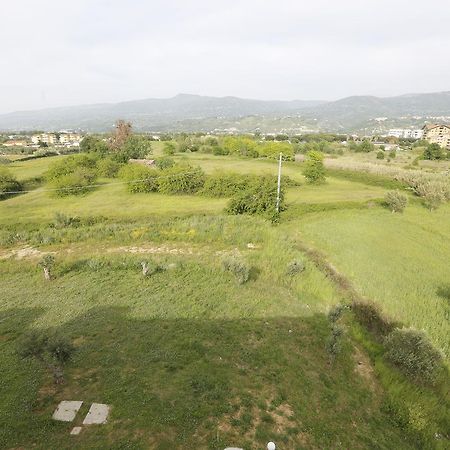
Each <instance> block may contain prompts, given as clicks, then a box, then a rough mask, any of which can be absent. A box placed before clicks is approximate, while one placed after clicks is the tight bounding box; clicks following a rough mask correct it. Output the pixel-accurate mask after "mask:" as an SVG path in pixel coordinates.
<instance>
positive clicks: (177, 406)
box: [0, 307, 408, 449]
mask: <svg viewBox="0 0 450 450" xmlns="http://www.w3.org/2000/svg"><path fill="white" fill-rule="evenodd" d="M42 312H43V311H42V310H36V309H31V308H30V309H11V310H8V311H6V312H5V313H3V314H2V316H0V333H1V334H0V339H1V343H2V347H0V351H1V352H0V358H1V359H2V360H1V364H2V366H3V367H5V369H4V372H5V374H4V375H5V376H4V378H3V380H6V383H7V384H8V383H9V386H8V387H7V388H6V390H5V389H4V388H5V386H4V385H3V386H1V383H0V386H1V387H2V388H3V389H2V391H3V396H2V399H1V400H0V406H1V408H0V411H3V412H2V413H0V414H1V416H0V419H1V420H2V421H3V425H2V427H0V428H2V430H3V431H2V432H1V433H0V439H3V444H2V445H4V446H5V447H6V448H9V447H25V448H29V447H31V446H34V445H36V446H37V448H68V447H70V448H160V449H164V448H166V449H169V448H170V449H178V448H179V449H185V448H211V449H213V448H214V449H216V448H219V449H220V448H225V447H226V446H229V445H236V446H242V447H244V448H264V445H265V444H266V443H267V441H268V440H275V441H276V442H280V443H282V444H283V446H284V447H285V448H302V447H303V446H304V443H305V442H308V443H310V444H311V446H313V447H319V448H333V447H336V446H338V445H342V446H344V447H346V448H351V447H352V443H354V442H360V443H363V444H362V445H363V446H365V448H369V447H372V448H375V447H377V445H379V444H381V446H383V445H386V448H388V447H389V444H393V445H394V446H395V448H408V447H407V446H406V445H405V442H406V441H405V439H406V438H405V437H404V436H402V432H401V431H400V430H398V429H396V428H395V427H394V426H393V425H391V424H390V422H389V421H388V420H387V418H386V417H385V416H384V413H382V412H381V411H380V410H379V399H377V398H376V394H375V393H374V392H373V391H372V390H371V389H370V388H369V387H368V386H367V384H366V382H365V380H364V379H363V378H362V377H361V376H360V375H358V374H357V373H356V372H355V362H354V360H353V358H352V357H351V355H350V353H351V351H352V350H351V345H350V343H349V342H348V341H347V340H345V342H344V343H343V344H344V345H343V353H342V354H341V355H340V356H339V357H338V359H337V361H336V363H335V364H334V365H333V366H330V364H329V358H328V355H327V353H326V351H325V347H326V342H327V339H328V336H329V324H328V321H327V319H326V317H325V316H324V315H319V314H317V315H314V316H310V317H306V318H296V317H276V318H266V319H252V318H250V319H238V320H231V319H230V320H228V319H190V318H136V317H133V310H132V309H131V308H124V307H122V308H119V307H98V308H93V309H91V310H89V311H88V312H86V313H85V314H82V315H80V316H79V317H77V318H75V319H74V320H71V321H69V322H67V323H65V324H64V325H62V326H60V327H52V328H51V329H50V328H49V329H48V330H47V331H49V332H50V331H51V332H55V331H56V332H58V333H60V334H64V335H66V336H68V337H69V338H71V339H72V341H73V343H74V345H75V346H76V347H77V352H76V354H75V358H74V360H73V361H72V363H71V364H70V365H69V366H68V367H67V368H66V383H65V384H64V385H62V386H60V385H58V386H56V385H54V384H53V383H52V378H51V375H50V374H49V373H47V372H45V369H43V368H42V367H40V366H39V365H38V364H37V362H24V361H21V360H19V358H18V356H17V355H16V354H15V352H14V348H15V341H16V339H17V338H19V337H20V335H22V334H23V333H25V332H26V331H27V329H29V328H31V326H32V323H33V321H34V320H35V319H36V318H37V317H38V316H39V314H41V313H42ZM4 362H6V363H7V365H6V366H4V365H3V364H4ZM8 380H9V381H8ZM4 383H5V381H4ZM61 400H83V401H84V402H85V404H86V405H88V404H90V403H92V402H99V403H107V404H109V405H111V406H112V413H111V417H110V421H109V423H108V424H107V425H104V426H101V427H91V428H89V429H84V430H83V432H82V434H81V435H80V436H79V437H77V438H76V440H75V439H74V438H73V437H70V436H69V431H70V429H71V427H72V426H74V425H80V424H81V420H82V417H80V418H78V417H77V419H76V421H75V422H74V423H70V424H66V423H58V422H54V421H52V420H51V414H52V413H53V411H54V409H55V407H56V405H57V404H58V402H59V401H61ZM17 405H19V408H18V409H17V410H16V409H15V408H17ZM5 411H6V413H5ZM8 411H13V413H12V414H10V413H8ZM403 434H404V433H403ZM0 442H1V441H0ZM308 445H309V444H308Z"/></svg>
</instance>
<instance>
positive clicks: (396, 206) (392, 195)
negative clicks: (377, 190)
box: [384, 190, 408, 212]
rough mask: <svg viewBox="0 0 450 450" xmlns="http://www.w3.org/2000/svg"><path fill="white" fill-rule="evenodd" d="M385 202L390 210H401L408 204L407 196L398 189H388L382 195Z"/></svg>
mask: <svg viewBox="0 0 450 450" xmlns="http://www.w3.org/2000/svg"><path fill="white" fill-rule="evenodd" d="M384 201H385V204H386V205H387V207H388V208H389V209H390V210H391V211H392V212H403V211H404V209H405V208H406V205H407V204H408V197H407V196H406V195H405V194H402V193H401V192H400V191H398V190H396V191H389V192H387V193H386V195H385V197H384Z"/></svg>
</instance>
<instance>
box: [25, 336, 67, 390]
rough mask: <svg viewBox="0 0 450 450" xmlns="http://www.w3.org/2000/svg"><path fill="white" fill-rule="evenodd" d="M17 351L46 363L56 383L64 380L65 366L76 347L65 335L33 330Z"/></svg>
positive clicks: (26, 356)
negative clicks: (47, 333)
mask: <svg viewBox="0 0 450 450" xmlns="http://www.w3.org/2000/svg"><path fill="white" fill-rule="evenodd" d="M17 352H18V354H19V355H20V356H21V357H22V358H34V359H36V360H37V361H39V362H40V363H41V364H43V365H45V366H46V367H47V368H48V369H50V370H51V371H52V373H53V377H54V381H55V383H56V384H60V383H62V382H63V381H64V378H63V366H64V365H65V364H66V363H68V362H69V361H70V360H71V359H72V357H73V354H74V352H75V347H74V346H73V345H72V343H71V342H70V340H69V339H68V338H67V337H65V336H61V335H56V334H55V335H46V334H43V333H38V332H31V333H28V334H26V335H25V336H23V337H22V339H21V340H20V341H19V344H18V347H17Z"/></svg>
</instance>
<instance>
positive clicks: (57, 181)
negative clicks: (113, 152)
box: [50, 167, 97, 197]
mask: <svg viewBox="0 0 450 450" xmlns="http://www.w3.org/2000/svg"><path fill="white" fill-rule="evenodd" d="M96 178H97V173H96V171H95V170H93V169H89V168H87V167H77V168H76V169H74V171H73V172H71V173H68V174H66V175H62V176H60V177H57V178H54V179H53V181H52V182H51V184H50V188H51V189H52V190H53V191H52V193H53V195H56V196H58V197H65V196H67V195H82V194H86V193H87V192H89V191H90V190H91V189H92V186H93V184H94V182H95V180H96Z"/></svg>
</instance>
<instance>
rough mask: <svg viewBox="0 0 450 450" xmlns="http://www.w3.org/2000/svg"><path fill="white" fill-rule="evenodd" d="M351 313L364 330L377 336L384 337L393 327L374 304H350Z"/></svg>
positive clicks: (356, 302) (358, 302)
mask: <svg viewBox="0 0 450 450" xmlns="http://www.w3.org/2000/svg"><path fill="white" fill-rule="evenodd" d="M352 311H353V313H354V314H355V317H356V320H357V321H358V322H359V323H360V324H361V325H362V326H363V327H364V328H366V329H367V330H368V331H370V332H372V333H374V334H376V335H378V336H386V335H387V334H388V333H390V332H391V331H392V330H393V329H394V327H395V324H394V323H393V322H391V321H390V320H389V319H388V318H387V317H385V316H384V314H383V313H382V312H381V309H380V307H379V306H378V305H377V304H375V303H369V302H360V301H355V302H353V304H352Z"/></svg>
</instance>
